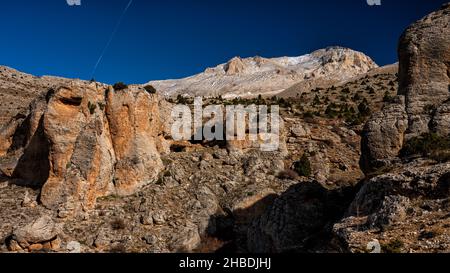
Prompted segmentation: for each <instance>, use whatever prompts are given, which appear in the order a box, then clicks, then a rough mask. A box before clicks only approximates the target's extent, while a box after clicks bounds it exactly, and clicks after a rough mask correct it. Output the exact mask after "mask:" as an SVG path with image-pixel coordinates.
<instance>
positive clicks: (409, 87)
mask: <svg viewBox="0 0 450 273" xmlns="http://www.w3.org/2000/svg"><path fill="white" fill-rule="evenodd" d="M449 21H450V5H445V6H443V7H442V9H441V10H439V11H436V12H434V13H431V14H430V15H428V16H426V17H425V18H423V19H422V20H420V21H418V22H416V23H414V24H412V25H411V26H410V27H409V28H408V29H407V30H406V31H405V33H404V34H403V35H402V37H401V38H400V44H399V50H398V53H399V61H400V68H399V83H400V88H399V94H400V95H405V96H406V111H407V112H408V119H409V123H410V124H409V128H408V132H407V133H408V134H409V135H412V136H417V135H420V134H422V133H426V132H428V131H429V129H430V128H429V123H430V120H431V119H432V116H433V115H434V114H435V113H434V110H435V109H436V108H437V107H439V106H440V105H441V104H442V103H443V102H445V101H446V100H448V99H449V97H450V94H449V92H450V25H449V24H448V22H449Z"/></svg>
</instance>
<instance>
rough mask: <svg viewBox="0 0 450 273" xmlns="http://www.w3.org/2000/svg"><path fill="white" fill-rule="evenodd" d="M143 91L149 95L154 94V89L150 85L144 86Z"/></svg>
mask: <svg viewBox="0 0 450 273" xmlns="http://www.w3.org/2000/svg"><path fill="white" fill-rule="evenodd" d="M144 89H145V91H147V92H148V93H149V94H156V89H155V87H153V86H152V85H146V86H144Z"/></svg>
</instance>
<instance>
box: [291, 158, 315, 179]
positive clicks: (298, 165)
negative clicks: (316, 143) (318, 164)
mask: <svg viewBox="0 0 450 273" xmlns="http://www.w3.org/2000/svg"><path fill="white" fill-rule="evenodd" d="M294 170H295V171H296V172H297V174H298V175H300V176H304V177H309V176H311V173H312V170H311V162H310V161H309V158H308V156H307V155H306V154H304V155H303V156H302V158H301V159H300V160H299V161H297V162H295V163H294Z"/></svg>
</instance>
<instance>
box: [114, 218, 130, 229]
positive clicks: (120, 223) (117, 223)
mask: <svg viewBox="0 0 450 273" xmlns="http://www.w3.org/2000/svg"><path fill="white" fill-rule="evenodd" d="M111 227H112V228H113V229H114V230H121V229H125V228H126V227H127V225H126V224H125V221H124V220H123V219H119V218H117V219H115V220H114V221H112V222H111Z"/></svg>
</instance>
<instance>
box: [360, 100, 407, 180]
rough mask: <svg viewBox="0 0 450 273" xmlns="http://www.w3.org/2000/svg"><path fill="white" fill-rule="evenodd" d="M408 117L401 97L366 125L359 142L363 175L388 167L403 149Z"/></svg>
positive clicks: (375, 115)
mask: <svg viewBox="0 0 450 273" xmlns="http://www.w3.org/2000/svg"><path fill="white" fill-rule="evenodd" d="M407 127H408V116H407V114H406V111H405V106H404V99H403V97H398V98H397V103H392V104H389V105H387V106H386V107H385V108H384V109H383V111H381V112H378V113H376V114H374V115H373V116H372V117H371V118H370V120H369V121H368V122H367V123H366V125H365V127H364V130H363V135H362V142H361V160H360V165H361V169H362V170H363V171H364V172H365V173H370V172H373V171H376V170H377V169H379V168H383V167H386V166H389V165H390V164H391V162H392V161H393V160H395V158H396V157H397V156H398V154H399V152H400V150H401V149H402V147H403V142H404V133H405V131H406V129H407Z"/></svg>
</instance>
